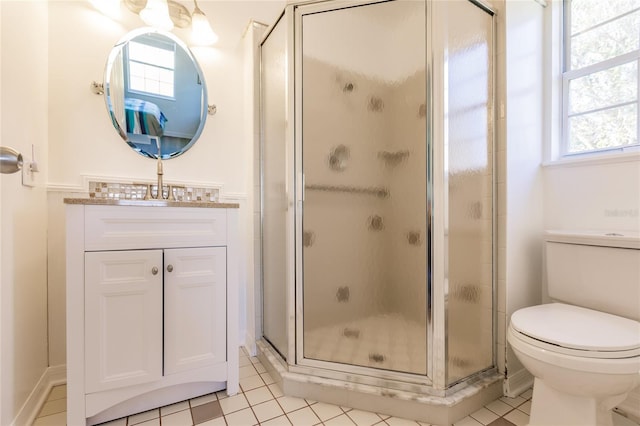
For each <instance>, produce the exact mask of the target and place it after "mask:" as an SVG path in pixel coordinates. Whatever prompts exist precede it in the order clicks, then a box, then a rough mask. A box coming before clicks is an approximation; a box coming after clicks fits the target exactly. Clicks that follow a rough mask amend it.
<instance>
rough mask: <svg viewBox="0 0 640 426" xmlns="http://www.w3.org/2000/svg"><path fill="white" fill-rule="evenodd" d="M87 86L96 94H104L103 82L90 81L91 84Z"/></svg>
mask: <svg viewBox="0 0 640 426" xmlns="http://www.w3.org/2000/svg"><path fill="white" fill-rule="evenodd" d="M89 88H90V89H91V91H92V92H93V93H95V94H96V95H104V84H103V83H98V82H97V81H92V82H91V85H90V86H89Z"/></svg>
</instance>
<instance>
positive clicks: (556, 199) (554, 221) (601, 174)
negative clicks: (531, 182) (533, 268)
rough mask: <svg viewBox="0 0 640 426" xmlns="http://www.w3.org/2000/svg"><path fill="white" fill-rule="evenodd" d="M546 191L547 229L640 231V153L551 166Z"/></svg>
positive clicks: (547, 168) (547, 172)
mask: <svg viewBox="0 0 640 426" xmlns="http://www.w3.org/2000/svg"><path fill="white" fill-rule="evenodd" d="M544 194H545V199H544V205H545V227H546V228H547V229H574V230H576V229H583V230H594V231H607V232H612V231H622V232H624V231H635V232H640V212H639V210H640V156H635V157H631V158H627V161H620V160H618V161H615V162H606V163H595V164H594V163H593V162H590V163H574V164H564V165H550V166H547V167H545V170H544Z"/></svg>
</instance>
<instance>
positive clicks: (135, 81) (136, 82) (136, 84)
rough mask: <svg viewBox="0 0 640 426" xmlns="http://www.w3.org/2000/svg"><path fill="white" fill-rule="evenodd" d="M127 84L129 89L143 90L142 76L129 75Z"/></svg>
mask: <svg viewBox="0 0 640 426" xmlns="http://www.w3.org/2000/svg"><path fill="white" fill-rule="evenodd" d="M129 85H130V86H131V90H137V91H139V92H143V91H144V78H142V77H135V76H131V79H130V80H129Z"/></svg>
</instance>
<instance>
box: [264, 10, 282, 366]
mask: <svg viewBox="0 0 640 426" xmlns="http://www.w3.org/2000/svg"><path fill="white" fill-rule="evenodd" d="M285 37H286V27H285V23H284V20H281V21H280V22H279V23H278V24H277V25H276V27H275V28H274V29H273V31H272V32H271V34H270V35H269V37H268V38H267V39H266V40H265V41H264V42H263V44H262V98H261V102H262V123H263V124H262V133H263V138H262V144H263V145H262V185H263V188H262V280H263V282H262V291H263V295H262V297H263V299H262V300H263V306H262V309H263V325H262V328H263V330H262V332H263V336H264V337H265V338H266V339H267V340H268V341H269V342H271V344H272V345H273V346H274V347H275V348H276V349H277V350H278V352H280V355H282V356H283V357H286V355H287V297H286V296H287V292H286V266H287V261H286V214H287V197H286V193H285V179H286V175H287V173H286V139H285V123H286V109H285V105H286V84H287V83H286V65H287V53H286V40H285Z"/></svg>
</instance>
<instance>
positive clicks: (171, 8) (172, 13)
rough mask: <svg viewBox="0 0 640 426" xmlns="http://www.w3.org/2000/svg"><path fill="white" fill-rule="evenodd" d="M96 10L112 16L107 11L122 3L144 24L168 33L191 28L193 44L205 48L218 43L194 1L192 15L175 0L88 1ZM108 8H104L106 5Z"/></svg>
mask: <svg viewBox="0 0 640 426" xmlns="http://www.w3.org/2000/svg"><path fill="white" fill-rule="evenodd" d="M89 1H90V2H91V3H92V4H93V5H94V7H96V9H98V10H99V11H101V12H102V13H104V14H105V15H110V16H112V14H111V13H108V11H107V9H115V8H116V7H119V4H120V1H124V4H125V5H126V6H127V8H128V9H129V10H130V11H132V12H133V13H136V14H138V15H140V18H141V19H142V21H144V23H145V24H147V25H149V26H152V27H155V28H158V29H161V30H165V31H170V30H172V29H173V28H174V27H177V28H189V27H191V38H192V41H193V43H194V44H197V45H201V46H207V45H212V44H214V43H215V42H216V41H218V36H217V35H216V33H215V32H214V31H213V29H212V28H211V24H210V23H209V20H208V19H207V17H206V15H205V14H204V12H202V10H201V9H200V8H199V7H198V3H197V1H196V0H193V4H194V9H193V12H192V13H189V10H188V9H187V8H186V7H185V6H184V5H182V4H181V3H178V2H177V1H175V0H89ZM107 4H108V5H109V8H106V5H107Z"/></svg>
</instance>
